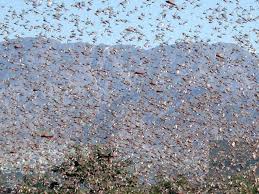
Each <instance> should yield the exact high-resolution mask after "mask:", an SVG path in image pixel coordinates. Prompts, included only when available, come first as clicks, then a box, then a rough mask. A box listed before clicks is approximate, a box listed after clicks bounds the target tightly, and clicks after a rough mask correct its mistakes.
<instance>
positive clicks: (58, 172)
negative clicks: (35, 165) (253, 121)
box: [0, 146, 258, 194]
mask: <svg viewBox="0 0 259 194" xmlns="http://www.w3.org/2000/svg"><path fill="white" fill-rule="evenodd" d="M219 191H220V193H244V194H256V193H258V188H257V187H256V182H255V177H252V176H248V175H244V174H243V175H237V176H233V177H231V178H228V179H227V181H226V180H224V181H221V182H220V181H217V180H213V179H208V182H207V183H206V184H204V185H203V186H200V185H193V184H191V183H190V182H189V181H188V180H187V179H186V178H185V177H184V176H178V177H177V178H176V179H174V180H169V179H165V178H164V177H163V176H160V177H158V178H157V182H156V184H153V185H145V184H140V182H139V178H138V176H137V173H136V172H135V171H134V165H133V164H132V162H131V161H129V160H118V159H117V158H116V157H115V150H113V149H110V148H107V147H105V146H92V147H91V148H87V149H85V148H79V147H73V149H72V150H71V153H68V155H67V157H66V160H65V161H64V162H63V163H62V164H61V165H59V166H56V167H54V168H52V169H51V170H50V171H49V172H47V173H45V174H43V175H37V176H36V175H27V176H25V177H24V180H23V182H22V184H21V185H19V186H18V188H17V190H16V191H15V192H16V193H24V194H34V193H35V194H36V193H37V194H38V193H44V194H66V193H67V194H70V193H71V194H72V193H73V194H76V193H78V194H86V193H105V194H106V193H108V194H117V193H118V194H120V193H134V194H145V193H150V194H160V193H162V194H163V193H166V194H181V193H215V192H219ZM0 193H1V189H0Z"/></svg>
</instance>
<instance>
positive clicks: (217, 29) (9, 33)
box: [0, 0, 259, 52]
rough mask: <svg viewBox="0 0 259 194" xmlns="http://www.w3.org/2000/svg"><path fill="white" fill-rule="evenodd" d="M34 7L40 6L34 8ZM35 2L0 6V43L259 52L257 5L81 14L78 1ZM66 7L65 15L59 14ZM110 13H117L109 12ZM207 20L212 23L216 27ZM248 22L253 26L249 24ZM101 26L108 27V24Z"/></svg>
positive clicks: (155, 4) (209, 1)
mask: <svg viewBox="0 0 259 194" xmlns="http://www.w3.org/2000/svg"><path fill="white" fill-rule="evenodd" d="M32 1H33V2H34V5H37V6H33V3H32ZM32 1H28V0H27V1H26V0H15V1H14V0H0V9H1V12H0V41H3V40H4V38H9V39H12V38H15V37H17V36H20V37H35V36H38V35H39V34H42V35H45V36H47V37H50V38H54V39H57V40H59V41H61V42H78V41H83V42H88V43H92V44H93V43H94V44H101V43H103V44H108V45H113V44H130V45H136V46H141V47H147V48H149V47H154V46H157V45H158V44H161V43H164V42H166V43H168V44H173V43H174V42H175V41H179V40H183V39H184V40H185V41H200V40H202V41H211V42H227V43H237V44H239V45H242V44H243V43H242V42H246V43H247V44H248V45H249V44H250V45H252V47H253V48H254V49H255V50H256V52H258V49H259V46H258V42H257V41H258V33H259V32H258V29H259V22H258V19H259V18H258V15H259V14H258V12H259V11H258V10H259V3H258V0H240V1H237V0H232V1H230V0H200V1H198V0H188V1H187V0H176V4H177V6H178V8H179V10H177V9H176V8H174V7H173V8H170V7H169V6H168V5H167V3H166V2H165V1H164V0H155V1H151V0H126V1H125V0H118V1H116V0H105V1H99V0H98V1H92V5H91V6H90V5H89V1H84V2H85V7H82V8H76V7H74V6H73V5H75V3H76V2H79V1H78V0H77V1H75V0H63V1H60V0H52V3H51V5H50V4H49V5H48V1H47V0H32ZM81 2H83V1H81ZM120 3H121V4H120ZM62 4H63V6H64V7H65V8H66V9H63V8H59V9H58V8H57V7H58V6H59V7H60V5H62ZM107 7H110V8H111V9H110V10H112V12H109V11H108V10H104V9H105V8H107ZM88 8H90V9H91V10H90V9H88ZM181 8H184V9H181ZM98 10H99V11H100V10H104V12H106V13H110V14H111V15H112V14H117V16H116V17H111V18H109V17H108V14H106V15H105V14H103V13H99V14H98ZM222 14H225V16H226V18H227V20H224V15H222ZM229 14H231V15H229ZM53 15H54V16H53ZM143 15H144V16H143ZM138 17H142V19H141V20H140V19H138ZM177 17H178V18H181V19H177ZM205 17H210V18H211V22H209V19H205ZM55 18H56V19H55ZM255 18H256V19H255ZM117 19H121V20H127V22H126V23H123V22H122V21H116V20H117ZM249 19H250V20H251V19H254V20H253V21H249V22H247V21H246V20H249ZM101 20H104V21H105V20H107V21H109V23H106V24H103V23H102V22H101ZM44 28H45V29H44ZM126 28H130V29H133V28H134V29H135V30H136V31H138V32H139V33H134V32H128V31H126V30H125V29H126ZM109 31H110V32H109ZM72 34H74V36H72V37H71V35H72ZM195 36H196V39H195V38H194V37H195ZM234 37H236V39H235V38H234ZM238 38H239V40H238ZM240 40H241V41H240Z"/></svg>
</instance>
